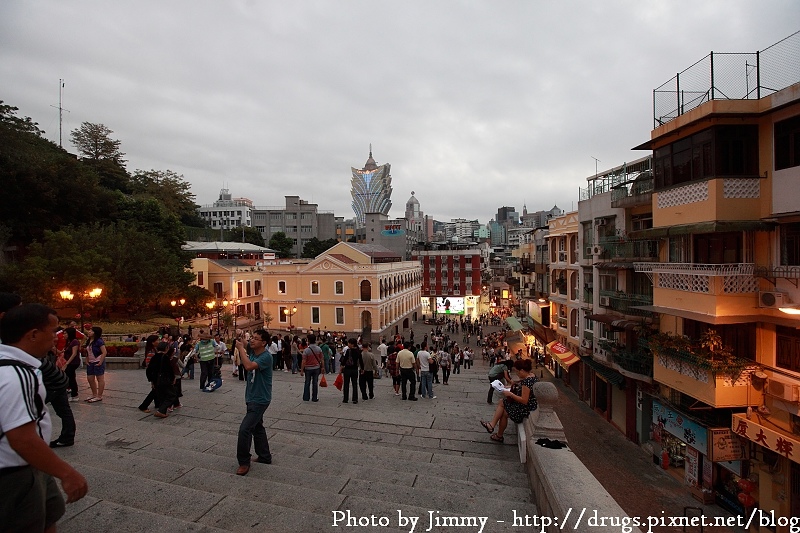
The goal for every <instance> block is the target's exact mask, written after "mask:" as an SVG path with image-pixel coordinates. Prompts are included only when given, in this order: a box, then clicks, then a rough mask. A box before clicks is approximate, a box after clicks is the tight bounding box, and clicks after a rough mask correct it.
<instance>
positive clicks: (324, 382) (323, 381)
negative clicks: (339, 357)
mask: <svg viewBox="0 0 800 533" xmlns="http://www.w3.org/2000/svg"><path fill="white" fill-rule="evenodd" d="M319 386H320V387H327V386H328V380H327V379H325V374H322V376H321V377H320V378H319Z"/></svg>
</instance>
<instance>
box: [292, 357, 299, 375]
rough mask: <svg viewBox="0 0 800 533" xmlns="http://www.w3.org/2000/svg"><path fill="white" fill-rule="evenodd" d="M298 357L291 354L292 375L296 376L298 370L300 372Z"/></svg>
mask: <svg viewBox="0 0 800 533" xmlns="http://www.w3.org/2000/svg"><path fill="white" fill-rule="evenodd" d="M299 359H300V357H299V355H298V354H296V353H293V354H292V374H296V373H297V371H298V370H300V361H299Z"/></svg>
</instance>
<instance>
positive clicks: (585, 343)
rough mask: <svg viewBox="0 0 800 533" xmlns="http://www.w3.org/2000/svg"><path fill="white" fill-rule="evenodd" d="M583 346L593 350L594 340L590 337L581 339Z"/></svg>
mask: <svg viewBox="0 0 800 533" xmlns="http://www.w3.org/2000/svg"><path fill="white" fill-rule="evenodd" d="M581 348H587V349H589V350H591V349H592V341H590V340H589V339H583V340H582V341H581Z"/></svg>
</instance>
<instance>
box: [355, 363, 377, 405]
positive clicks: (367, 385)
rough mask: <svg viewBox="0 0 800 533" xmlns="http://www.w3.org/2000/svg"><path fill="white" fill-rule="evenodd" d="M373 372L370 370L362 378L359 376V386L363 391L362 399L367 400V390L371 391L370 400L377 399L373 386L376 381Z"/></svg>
mask: <svg viewBox="0 0 800 533" xmlns="http://www.w3.org/2000/svg"><path fill="white" fill-rule="evenodd" d="M374 377H375V376H374V375H373V372H372V371H371V370H370V371H369V372H364V373H363V374H361V375H360V376H358V386H359V388H360V389H361V399H362V400H366V399H367V389H369V399H370V400H371V399H373V398H374V397H375V393H374V392H373V390H372V386H373V383H374V381H373V379H374Z"/></svg>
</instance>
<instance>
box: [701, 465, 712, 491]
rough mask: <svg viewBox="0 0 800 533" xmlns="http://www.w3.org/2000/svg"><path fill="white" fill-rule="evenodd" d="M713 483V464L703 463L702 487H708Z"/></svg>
mask: <svg viewBox="0 0 800 533" xmlns="http://www.w3.org/2000/svg"><path fill="white" fill-rule="evenodd" d="M713 482H714V463H712V462H711V461H703V486H704V487H710V486H711V484H712V483H713Z"/></svg>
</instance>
